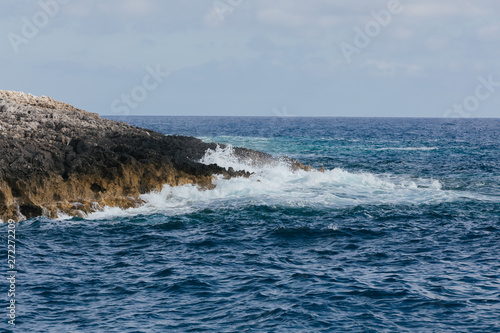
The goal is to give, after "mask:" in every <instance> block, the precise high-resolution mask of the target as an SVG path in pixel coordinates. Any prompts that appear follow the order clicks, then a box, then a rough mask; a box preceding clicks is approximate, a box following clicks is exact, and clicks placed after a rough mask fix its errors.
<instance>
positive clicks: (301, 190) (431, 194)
mask: <svg viewBox="0 0 500 333" xmlns="http://www.w3.org/2000/svg"><path fill="white" fill-rule="evenodd" d="M201 162H202V163H205V164H212V163H215V164H218V165H220V166H223V167H225V168H229V167H232V168H234V169H235V170H247V171H250V172H253V174H252V175H251V176H250V177H249V178H243V177H241V178H232V179H223V178H222V177H220V176H219V177H216V178H215V179H214V184H215V185H216V187H215V189H213V190H201V189H200V188H198V187H197V186H193V185H184V186H178V187H171V186H168V185H165V186H164V187H163V189H162V191H160V192H152V193H149V194H144V195H142V196H141V199H142V200H144V201H145V204H144V205H143V206H141V207H138V208H130V209H120V208H111V207H105V208H104V209H103V210H102V211H99V212H96V213H92V214H89V216H88V218H89V219H103V218H109V217H118V216H135V215H140V214H144V215H150V214H155V213H160V214H165V215H178V214H186V213H190V212H194V211H198V210H201V209H206V208H210V209H217V208H225V207H242V206H245V205H269V206H278V207H318V208H321V207H326V208H340V207H349V206H355V205H382V204H422V203H439V202H447V201H455V200H460V199H462V198H464V197H472V194H468V193H464V192H455V191H445V190H442V185H441V183H440V182H439V181H438V180H435V179H414V178H410V177H406V178H405V177H403V176H398V177H396V176H390V175H374V174H371V173H351V172H348V171H345V170H342V169H339V168H336V169H333V170H326V171H325V172H324V173H322V172H319V171H316V170H313V171H310V172H306V171H303V170H297V171H292V170H290V168H289V167H288V166H287V165H285V164H284V163H277V164H275V165H255V163H253V161H243V160H241V159H240V158H237V157H236V156H235V155H234V153H233V148H232V147H231V146H228V147H227V148H221V147H218V148H217V149H216V150H213V151H207V153H206V154H205V156H204V157H203V158H202V160H201Z"/></svg>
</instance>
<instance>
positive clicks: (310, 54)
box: [0, 0, 500, 118]
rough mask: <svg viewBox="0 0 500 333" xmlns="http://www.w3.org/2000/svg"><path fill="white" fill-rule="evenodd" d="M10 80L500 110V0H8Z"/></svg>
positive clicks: (168, 98) (354, 111)
mask: <svg viewBox="0 0 500 333" xmlns="http://www.w3.org/2000/svg"><path fill="white" fill-rule="evenodd" d="M1 7H2V10H1V11H0V61H1V65H0V69H1V74H0V89H1V90H13V91H23V92H25V93H31V94H33V95H36V96H42V95H45V96H50V97H52V98H54V99H56V100H61V101H64V102H67V103H70V104H72V105H74V106H76V107H79V108H82V109H85V110H87V111H91V112H96V113H99V114H101V115H120V116H123V115H165V116H172V115H176V116H181V115H197V116H268V117H294V116H328V117H460V118H469V117H473V118H484V117H495V118H498V117H499V116H500V61H499V60H498V59H500V1H498V0H474V1H472V0H471V1H467V0H439V1H436V0H308V1H304V0H273V1H270V0H203V1H201V0H104V1H103V0H40V1H31V0H3V1H2V4H1Z"/></svg>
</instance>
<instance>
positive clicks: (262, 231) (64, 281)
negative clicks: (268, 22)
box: [0, 117, 500, 332]
mask: <svg viewBox="0 0 500 333" xmlns="http://www.w3.org/2000/svg"><path fill="white" fill-rule="evenodd" d="M114 119H117V118H114ZM122 120H123V119H122ZM125 121H127V122H130V123H131V124H133V125H137V126H141V127H146V128H150V129H153V130H156V131H159V132H162V133H165V134H179V135H189V136H195V137H198V138H201V139H203V140H204V141H209V142H220V143H224V144H228V145H233V146H240V147H247V148H252V149H256V150H261V151H265V152H268V153H271V154H274V155H276V156H282V155H288V156H290V157H293V158H296V159H298V160H300V161H301V162H303V163H304V164H310V165H311V166H313V167H315V168H321V167H324V168H325V172H324V173H321V172H318V171H313V172H304V171H297V172H292V171H290V170H288V169H287V168H286V167H285V166H280V165H275V166H251V165H241V164H239V162H238V161H237V160H235V159H234V158H233V156H232V153H231V146H229V147H227V148H225V149H222V148H220V149H217V150H216V151H211V152H207V154H206V156H205V157H204V158H203V160H202V161H203V162H204V163H218V164H220V165H223V166H226V167H229V166H231V167H233V168H235V169H239V168H245V169H248V170H250V171H252V172H254V174H253V175H252V176H251V177H250V178H249V179H246V178H245V179H240V178H239V179H231V180H225V179H217V180H215V182H216V184H217V187H216V189H214V190H211V191H200V190H198V189H197V188H196V187H193V186H183V187H178V188H171V187H165V188H164V189H163V190H162V191H161V192H160V193H150V194H147V195H144V196H143V199H144V200H145V201H146V202H147V204H146V205H145V206H143V207H141V208H135V209H129V210H120V209H117V208H106V209H105V210H104V211H102V212H99V213H95V214H92V215H90V216H88V217H87V218H85V219H82V218H69V217H68V218H61V219H59V220H49V219H46V218H37V219H31V220H28V221H24V222H21V223H19V224H18V225H17V230H16V235H17V243H16V264H17V270H18V273H17V277H16V310H17V312H16V316H17V317H16V326H15V327H13V326H11V325H9V324H8V322H7V321H8V316H7V314H8V309H7V306H8V298H7V291H8V289H9V284H8V283H9V282H8V280H7V278H8V275H7V270H8V269H7V245H6V244H7V233H8V231H7V230H8V229H7V225H6V224H3V225H1V226H0V233H1V239H2V244H4V248H5V250H2V253H3V257H4V259H5V260H4V264H2V266H3V267H4V270H3V273H2V278H1V281H2V283H1V285H0V287H1V288H2V289H1V294H2V300H3V301H2V304H3V305H2V309H3V310H2V311H3V313H2V315H1V318H2V319H1V321H0V331H2V332H500V163H499V161H500V120H491V119H490V120H479V119H345V118H340V119H339V118H329V119H319V118H313V119H311V118H280V117H274V118H236V117H213V118H204V117H129V118H126V119H125Z"/></svg>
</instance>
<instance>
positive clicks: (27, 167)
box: [0, 91, 307, 221]
mask: <svg viewBox="0 0 500 333" xmlns="http://www.w3.org/2000/svg"><path fill="white" fill-rule="evenodd" d="M216 146H217V145H216V144H215V143H205V142H203V141H201V140H199V139H196V138H193V137H185V136H165V135H164V134H161V133H157V132H154V131H151V130H147V129H142V128H138V127H134V126H131V125H128V124H126V123H121V122H116V121H112V120H107V119H103V118H101V117H99V116H98V115H97V114H95V113H90V112H87V111H84V110H80V109H78V108H75V107H73V106H71V105H69V104H65V103H62V102H59V101H55V100H53V99H51V98H49V97H45V96H43V97H35V96H33V95H30V94H24V93H20V92H9V91H0V219H2V220H4V221H7V220H8V219H14V220H16V221H20V220H23V219H26V218H32V217H37V216H47V217H50V218H56V217H57V216H58V214H59V213H61V212H62V213H65V214H69V215H73V216H75V215H79V216H82V215H84V214H85V213H89V212H92V211H96V210H99V209H101V208H102V207H104V206H114V207H121V208H129V207H134V206H137V205H140V204H141V203H142V202H141V200H140V199H139V195H140V194H143V193H148V192H151V191H153V190H161V188H162V187H163V185H165V184H168V185H171V186H178V185H184V184H196V185H199V186H200V187H202V188H207V189H210V188H212V187H213V185H212V179H213V177H214V175H216V174H221V175H223V176H225V177H227V178H230V177H248V176H249V173H248V172H246V171H244V170H233V169H232V168H229V169H225V168H222V167H220V166H217V165H215V164H212V165H205V164H201V163H198V162H197V161H199V160H200V159H201V158H202V157H203V156H204V154H205V152H206V150H207V149H215V148H216ZM235 153H236V154H237V155H238V156H239V157H241V158H251V159H252V160H260V161H264V162H270V161H275V159H274V158H273V157H272V156H271V155H268V154H265V153H261V152H257V151H253V150H249V149H243V148H236V149H235ZM287 161H288V162H289V163H290V164H291V166H292V167H293V168H305V169H307V167H304V166H303V165H302V164H300V163H299V162H297V161H293V160H290V159H288V160H287Z"/></svg>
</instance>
